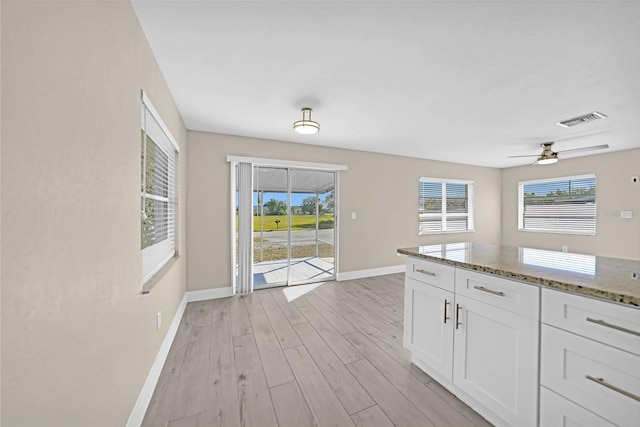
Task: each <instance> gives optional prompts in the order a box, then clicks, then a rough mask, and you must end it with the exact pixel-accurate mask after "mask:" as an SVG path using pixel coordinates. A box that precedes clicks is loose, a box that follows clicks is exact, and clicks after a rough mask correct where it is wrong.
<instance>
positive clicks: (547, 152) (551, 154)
mask: <svg viewBox="0 0 640 427" xmlns="http://www.w3.org/2000/svg"><path fill="white" fill-rule="evenodd" d="M540 146H541V147H542V154H527V155H524V156H509V158H514V157H537V158H538V159H537V160H536V161H535V162H533V164H534V165H550V164H552V163H555V162H557V161H558V154H560V153H578V152H582V151H591V150H604V149H607V148H609V146H608V145H607V144H603V145H593V146H591V147H582V148H573V149H571V150H562V151H553V150H552V147H553V142H543V143H542V144H540Z"/></svg>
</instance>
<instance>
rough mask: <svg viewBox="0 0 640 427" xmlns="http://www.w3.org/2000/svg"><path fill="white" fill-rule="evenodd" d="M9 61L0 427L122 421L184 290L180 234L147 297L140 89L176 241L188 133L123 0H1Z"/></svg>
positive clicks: (6, 74)
mask: <svg viewBox="0 0 640 427" xmlns="http://www.w3.org/2000/svg"><path fill="white" fill-rule="evenodd" d="M2 65H3V68H2V104H3V106H4V107H5V108H3V109H2V125H3V126H2V157H1V160H2V166H1V172H2V179H1V184H2V193H1V194H2V224H1V225H2V248H1V249H2V270H1V275H2V276H1V280H2V390H1V394H2V408H3V412H2V425H4V426H23V425H29V426H54V425H56V426H101V425H103V426H122V425H124V424H125V423H126V421H127V418H128V417H129V414H130V412H131V410H132V408H133V405H134V403H135V402H136V399H137V397H138V395H139V393H140V391H141V389H142V386H143V384H144V381H145V379H146V376H147V374H148V372H149V369H150V368H151V365H152V363H153V361H154V358H155V357H156V354H157V352H158V350H159V347H160V344H161V342H162V340H163V338H164V337H165V335H166V333H167V328H168V326H169V324H170V323H171V319H172V317H173V315H174V314H175V312H176V309H177V307H178V305H179V302H180V301H181V299H182V297H183V295H184V292H185V288H186V256H185V254H186V241H185V239H184V238H183V239H182V240H181V242H180V251H181V253H182V256H181V257H180V259H179V260H178V262H177V263H175V264H174V265H173V266H172V268H171V269H170V270H169V271H168V272H167V274H166V275H165V276H164V277H163V279H162V280H160V282H159V283H158V284H157V285H156V286H155V287H154V288H153V290H152V291H151V293H150V294H149V295H141V292H140V291H141V274H142V272H141V262H142V261H141V252H140V220H139V218H140V214H139V212H140V89H144V90H145V91H146V92H147V94H148V95H149V97H150V99H151V100H152V102H153V103H154V105H155V107H156V108H157V109H158V110H159V112H160V114H161V115H162V117H163V118H164V120H165V122H166V123H167V125H168V126H169V128H170V129H171V131H172V133H173V135H174V137H175V138H176V139H177V141H178V142H179V144H180V145H181V149H182V150H181V153H180V158H181V171H182V174H181V177H180V179H181V188H180V191H181V193H182V200H181V201H182V205H181V209H180V215H181V221H180V235H181V236H182V237H184V236H185V221H184V218H185V213H186V212H185V207H186V203H185V195H186V177H185V174H184V171H185V166H186V155H187V150H186V131H185V129H184V126H183V124H182V120H181V118H180V116H179V114H178V111H177V109H176V107H175V105H174V103H173V100H172V98H171V95H170V93H169V91H168V89H167V87H166V84H165V81H164V78H163V76H162V74H161V72H160V70H159V68H158V66H157V64H156V62H155V59H154V58H153V56H152V54H151V51H150V48H149V46H148V44H147V41H146V39H145V37H144V35H143V33H142V30H141V28H140V25H139V24H138V21H137V18H136V16H135V14H134V12H133V9H132V7H131V4H130V3H129V2H119V1H118V2H73V1H60V2H58V1H46V2H4V1H3V2H2ZM158 311H162V316H163V326H162V328H161V329H160V330H158V331H157V330H156V324H155V323H156V313H157V312H158Z"/></svg>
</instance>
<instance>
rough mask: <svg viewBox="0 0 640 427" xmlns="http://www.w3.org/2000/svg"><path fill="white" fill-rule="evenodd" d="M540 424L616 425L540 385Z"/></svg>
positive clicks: (555, 426)
mask: <svg viewBox="0 0 640 427" xmlns="http://www.w3.org/2000/svg"><path fill="white" fill-rule="evenodd" d="M540 408H541V409H542V410H541V411H540V426H541V427H567V426H588V427H615V424H612V423H610V422H609V421H607V420H605V419H604V418H600V417H599V416H597V415H595V414H594V413H592V412H589V411H587V410H586V409H585V408H583V407H582V406H579V405H576V404H575V403H573V402H572V401H570V400H569V399H566V398H564V397H562V396H560V395H559V394H557V393H554V392H553V391H551V390H549V389H547V388H546V387H540Z"/></svg>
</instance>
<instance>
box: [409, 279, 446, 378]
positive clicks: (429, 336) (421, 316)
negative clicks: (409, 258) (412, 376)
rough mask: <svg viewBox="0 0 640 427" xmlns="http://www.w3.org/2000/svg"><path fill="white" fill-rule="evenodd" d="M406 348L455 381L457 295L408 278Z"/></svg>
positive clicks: (431, 370)
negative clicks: (454, 313)
mask: <svg viewBox="0 0 640 427" xmlns="http://www.w3.org/2000/svg"><path fill="white" fill-rule="evenodd" d="M405 301H406V302H405V307H404V311H405V315H404V318H405V324H404V346H405V347H406V348H407V349H408V350H409V351H411V354H412V355H413V357H414V358H418V359H420V361H422V362H423V363H425V364H426V365H428V367H429V368H430V372H428V373H429V374H431V375H433V373H434V372H436V373H438V374H440V375H442V376H443V377H444V378H446V379H448V380H449V381H451V375H452V371H451V369H452V366H453V316H452V310H453V292H449V291H445V290H443V289H440V288H438V287H435V286H432V285H429V284H426V283H423V282H418V281H417V280H414V279H411V278H407V279H406V282H405Z"/></svg>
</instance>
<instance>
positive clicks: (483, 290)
mask: <svg viewBox="0 0 640 427" xmlns="http://www.w3.org/2000/svg"><path fill="white" fill-rule="evenodd" d="M473 289H477V290H479V291H482V292H487V293H490V294H492V295H498V296H499V297H503V296H504V292H500V291H494V290H493V289H487V288H485V287H484V286H474V287H473Z"/></svg>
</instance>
